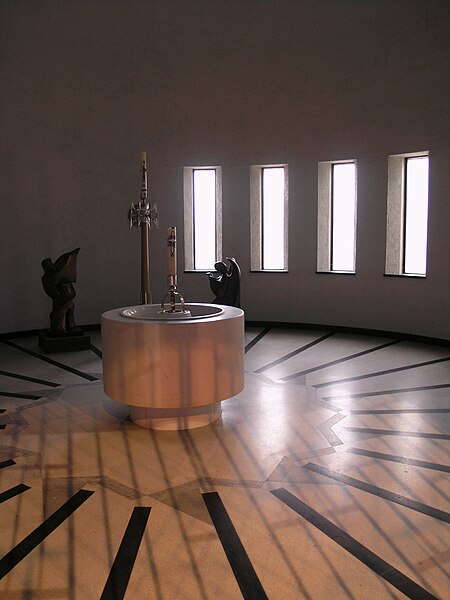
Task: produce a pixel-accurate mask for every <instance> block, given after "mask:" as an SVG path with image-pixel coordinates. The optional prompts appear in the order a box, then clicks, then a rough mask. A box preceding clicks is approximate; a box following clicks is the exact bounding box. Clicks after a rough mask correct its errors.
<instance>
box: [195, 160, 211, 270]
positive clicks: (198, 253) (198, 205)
mask: <svg viewBox="0 0 450 600" xmlns="http://www.w3.org/2000/svg"><path fill="white" fill-rule="evenodd" d="M193 206H194V268H195V269H199V270H208V269H213V268H214V263H215V262H216V171H215V169H195V170H194V177H193Z"/></svg>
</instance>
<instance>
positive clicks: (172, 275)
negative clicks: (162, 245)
mask: <svg viewBox="0 0 450 600" xmlns="http://www.w3.org/2000/svg"><path fill="white" fill-rule="evenodd" d="M167 283H168V284H169V286H176V285H177V228H176V227H169V228H168V230H167Z"/></svg>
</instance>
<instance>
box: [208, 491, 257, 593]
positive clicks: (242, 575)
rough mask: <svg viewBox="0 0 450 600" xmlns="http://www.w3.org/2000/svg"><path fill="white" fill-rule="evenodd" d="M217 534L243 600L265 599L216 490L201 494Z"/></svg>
mask: <svg viewBox="0 0 450 600" xmlns="http://www.w3.org/2000/svg"><path fill="white" fill-rule="evenodd" d="M202 496H203V500H204V502H205V504H206V508H207V509H208V512H209V514H210V517H211V520H212V522H213V525H214V527H215V528H216V531H217V535H218V536H219V539H220V542H221V544H222V546H223V549H224V551H225V554H226V556H227V558H228V562H229V563H230V566H231V568H232V570H233V573H234V576H235V577H236V581H237V583H238V585H239V588H240V590H241V593H242V595H243V597H244V599H245V600H267V596H266V593H265V591H264V589H263V587H262V585H261V582H260V581H259V579H258V576H257V574H256V572H255V569H254V568H253V565H252V563H251V562H250V559H249V557H248V555H247V552H246V551H245V548H244V546H243V545H242V542H241V540H240V539H239V536H238V534H237V532H236V529H235V528H234V525H233V523H232V522H231V519H230V517H229V516H228V513H227V511H226V508H225V506H224V505H223V502H222V500H221V498H220V496H219V494H218V493H217V492H207V493H204V494H202Z"/></svg>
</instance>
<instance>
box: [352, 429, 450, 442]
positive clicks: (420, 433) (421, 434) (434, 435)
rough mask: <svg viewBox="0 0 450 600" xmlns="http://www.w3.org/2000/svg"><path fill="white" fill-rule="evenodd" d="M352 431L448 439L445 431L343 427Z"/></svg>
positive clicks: (448, 436) (449, 436)
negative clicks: (428, 431)
mask: <svg viewBox="0 0 450 600" xmlns="http://www.w3.org/2000/svg"><path fill="white" fill-rule="evenodd" d="M342 429H345V430H346V431H353V432H354V433H373V434H375V435H398V436H402V437H418V438H429V439H431V440H450V435H448V434H447V433H427V432H424V431H398V430H396V429H372V428H370V427H343V428H342Z"/></svg>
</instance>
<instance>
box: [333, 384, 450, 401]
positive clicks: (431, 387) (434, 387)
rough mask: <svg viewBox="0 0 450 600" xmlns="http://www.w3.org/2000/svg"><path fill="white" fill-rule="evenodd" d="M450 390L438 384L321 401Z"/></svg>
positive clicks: (446, 385) (337, 395)
mask: <svg viewBox="0 0 450 600" xmlns="http://www.w3.org/2000/svg"><path fill="white" fill-rule="evenodd" d="M445 388H450V383H440V384H437V385H423V386H420V387H410V388H398V389H395V390H376V391H374V392H359V393H358V394H334V395H333V396H327V397H325V398H322V400H336V398H370V397H372V396H387V395H391V394H407V393H408V392H427V391H429V390H442V389H445Z"/></svg>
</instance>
